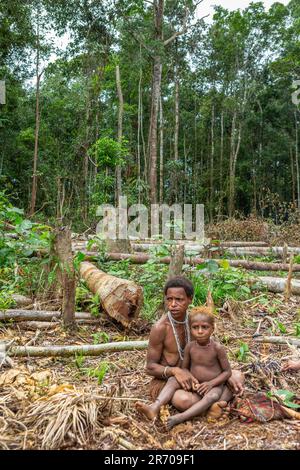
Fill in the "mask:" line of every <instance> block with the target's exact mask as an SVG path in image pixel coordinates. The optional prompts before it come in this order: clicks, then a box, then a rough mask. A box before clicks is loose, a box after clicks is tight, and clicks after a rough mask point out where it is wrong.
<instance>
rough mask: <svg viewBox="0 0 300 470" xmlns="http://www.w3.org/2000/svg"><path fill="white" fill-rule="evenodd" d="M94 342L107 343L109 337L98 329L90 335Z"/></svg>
mask: <svg viewBox="0 0 300 470" xmlns="http://www.w3.org/2000/svg"><path fill="white" fill-rule="evenodd" d="M91 336H92V338H93V343H94V344H101V343H109V341H110V337H109V335H108V334H107V333H105V331H99V332H98V333H94V334H92V335H91Z"/></svg>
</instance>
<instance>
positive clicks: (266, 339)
mask: <svg viewBox="0 0 300 470" xmlns="http://www.w3.org/2000/svg"><path fill="white" fill-rule="evenodd" d="M253 341H255V342H256V343H271V344H283V345H286V346H288V345H289V344H291V345H292V346H296V347H297V348H300V339H296V338H284V337H283V336H258V337H256V338H253Z"/></svg>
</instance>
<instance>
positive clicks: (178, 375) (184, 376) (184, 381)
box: [172, 367, 197, 392]
mask: <svg viewBox="0 0 300 470" xmlns="http://www.w3.org/2000/svg"><path fill="white" fill-rule="evenodd" d="M172 372H173V376H174V377H175V379H176V380H177V382H178V383H179V385H180V386H181V388H183V390H185V391H186V392H188V391H190V390H191V389H192V387H193V386H194V384H196V383H197V380H196V379H195V377H193V376H192V374H191V373H190V372H189V371H188V370H185V369H180V367H174V368H173V369H172Z"/></svg>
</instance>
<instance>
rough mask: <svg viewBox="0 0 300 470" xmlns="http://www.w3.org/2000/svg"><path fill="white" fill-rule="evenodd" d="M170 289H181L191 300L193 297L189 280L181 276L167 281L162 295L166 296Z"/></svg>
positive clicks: (192, 288)
mask: <svg viewBox="0 0 300 470" xmlns="http://www.w3.org/2000/svg"><path fill="white" fill-rule="evenodd" d="M172 287H182V289H184V290H185V293H186V295H187V296H188V297H190V298H191V299H192V298H193V297H194V287H193V284H192V283H191V281H190V280H189V279H187V278H186V277H183V276H174V277H171V279H169V280H168V281H167V282H166V284H165V287H164V294H165V295H166V294H167V291H168V289H170V288H172Z"/></svg>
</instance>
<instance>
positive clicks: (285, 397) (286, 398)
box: [268, 390, 300, 410]
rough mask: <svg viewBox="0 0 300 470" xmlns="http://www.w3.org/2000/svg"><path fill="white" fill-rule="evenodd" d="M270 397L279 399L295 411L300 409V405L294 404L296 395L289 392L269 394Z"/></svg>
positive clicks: (279, 391)
mask: <svg viewBox="0 0 300 470" xmlns="http://www.w3.org/2000/svg"><path fill="white" fill-rule="evenodd" d="M268 396H269V397H270V398H272V397H276V398H279V400H280V402H282V404H283V405H284V406H286V407H288V408H292V409H294V410H297V409H299V408H300V405H298V404H297V403H294V402H293V399H294V398H295V397H296V395H295V394H294V393H293V392H290V391H289V390H275V391H274V392H268Z"/></svg>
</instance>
